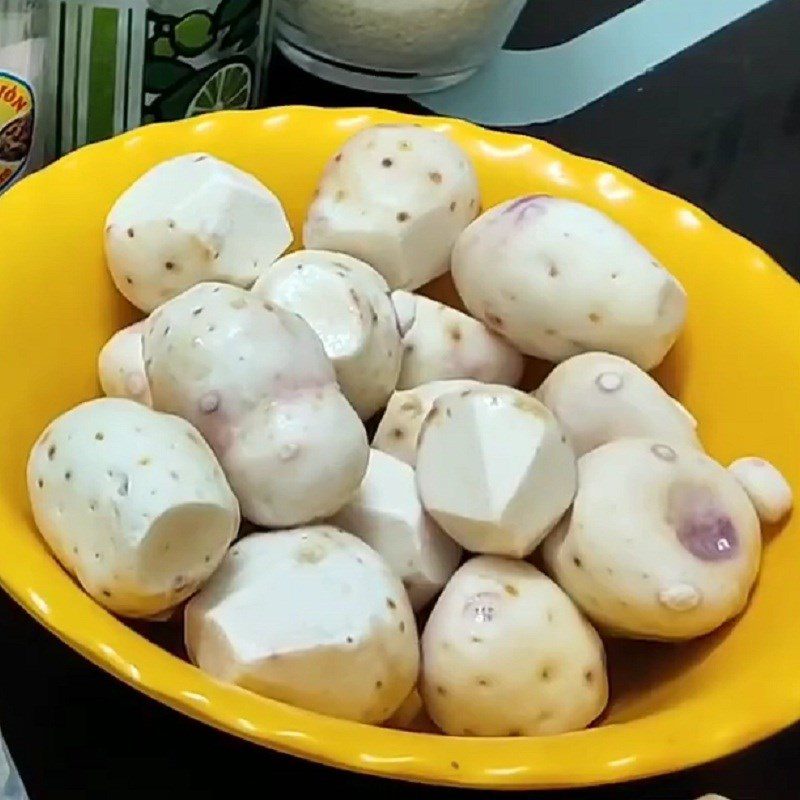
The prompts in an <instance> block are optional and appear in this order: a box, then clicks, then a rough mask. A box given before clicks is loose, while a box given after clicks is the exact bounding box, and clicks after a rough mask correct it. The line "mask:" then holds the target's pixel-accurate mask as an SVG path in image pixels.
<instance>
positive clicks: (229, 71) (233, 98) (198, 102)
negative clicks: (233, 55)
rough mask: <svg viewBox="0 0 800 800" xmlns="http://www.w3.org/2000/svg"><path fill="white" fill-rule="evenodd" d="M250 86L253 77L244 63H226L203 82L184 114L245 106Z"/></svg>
mask: <svg viewBox="0 0 800 800" xmlns="http://www.w3.org/2000/svg"><path fill="white" fill-rule="evenodd" d="M252 86H253V77H252V75H251V73H250V70H249V69H248V67H247V65H246V64H242V63H240V62H233V63H230V64H226V65H225V66H223V67H220V68H219V69H218V70H217V71H216V72H215V73H213V74H212V75H211V77H210V78H209V79H208V80H207V81H206V82H205V83H204V84H203V86H202V87H201V88H200V91H199V92H198V93H197V94H196V95H195V96H194V99H193V100H192V101H191V103H189V108H188V109H187V111H186V116H187V117H196V116H198V115H199V114H207V113H209V112H210V111H223V110H230V109H242V108H247V107H248V105H249V103H250V92H251V90H252Z"/></svg>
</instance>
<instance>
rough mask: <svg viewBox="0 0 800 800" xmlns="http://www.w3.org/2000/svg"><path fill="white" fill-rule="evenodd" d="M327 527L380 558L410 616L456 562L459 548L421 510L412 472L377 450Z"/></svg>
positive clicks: (458, 559)
mask: <svg viewBox="0 0 800 800" xmlns="http://www.w3.org/2000/svg"><path fill="white" fill-rule="evenodd" d="M331 523H332V524H333V525H336V526H338V527H340V528H342V529H343V530H346V531H348V532H349V533H352V534H354V535H356V536H358V538H359V539H361V540H362V541H364V542H366V543H367V544H368V545H369V546H370V547H372V548H373V549H374V550H376V551H377V552H378V553H379V554H380V555H381V556H383V558H384V559H385V560H386V563H387V564H388V565H389V566H390V567H391V568H392V570H393V571H394V573H395V575H397V576H398V577H399V578H400V579H401V580H402V581H403V585H404V586H405V588H406V591H407V592H408V597H409V599H410V600H411V606H412V608H413V609H414V610H415V611H418V610H419V609H421V608H423V607H424V606H426V605H427V604H428V603H429V602H430V600H431V598H433V596H434V595H435V594H437V593H438V592H439V591H440V590H441V589H442V587H443V586H444V585H445V583H447V580H448V579H449V578H450V576H451V575H452V574H453V572H455V569H456V567H458V564H459V562H460V561H461V548H460V547H459V546H458V545H457V544H456V543H455V542H454V541H453V540H452V539H451V538H450V537H449V536H447V534H445V533H444V532H443V531H442V530H441V528H439V526H438V525H437V524H436V523H435V522H434V521H433V520H432V519H431V518H430V517H429V516H428V515H427V514H426V513H425V510H424V509H423V508H422V503H421V502H420V499H419V495H418V494H417V484H416V480H415V478H414V470H413V469H412V468H411V467H409V466H408V464H405V463H403V462H402V461H400V460H399V459H396V458H394V456H390V455H387V454H386V453H382V452H380V451H379V450H372V451H371V452H370V457H369V466H368V467H367V474H366V476H365V477H364V481H363V483H362V484H361V486H360V487H359V489H358V491H357V492H356V493H355V495H354V496H353V499H352V500H351V501H350V502H349V503H348V504H347V505H346V506H345V507H344V508H342V509H341V511H339V513H338V514H336V515H335V516H334V517H332V518H331Z"/></svg>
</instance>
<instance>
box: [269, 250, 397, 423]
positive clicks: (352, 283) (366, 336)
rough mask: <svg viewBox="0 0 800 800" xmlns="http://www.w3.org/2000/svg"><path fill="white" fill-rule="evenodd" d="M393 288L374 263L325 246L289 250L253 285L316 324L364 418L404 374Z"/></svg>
mask: <svg viewBox="0 0 800 800" xmlns="http://www.w3.org/2000/svg"><path fill="white" fill-rule="evenodd" d="M388 291H389V287H388V285H387V283H386V281H385V280H384V279H383V278H382V277H381V275H380V274H378V273H377V272H376V271H375V270H374V269H372V267H371V266H370V265H369V264H366V263H364V262H363V261H359V260H358V259H357V258H352V257H351V256H347V255H343V254H342V253H331V252H327V251H323V250H300V251H299V252H296V253H292V254H291V255H288V256H284V257H283V258H281V259H279V260H278V261H276V262H275V263H274V264H273V265H272V266H271V267H270V268H269V269H268V270H266V271H265V272H264V274H263V275H262V276H261V277H260V278H259V279H258V280H257V281H256V283H255V285H254V286H253V292H254V293H255V294H256V295H257V296H258V297H260V298H261V299H262V300H266V301H268V302H270V303H275V304H277V305H279V306H282V307H283V308H285V309H287V310H288V311H292V312H294V313H295V314H299V315H300V316H301V317H302V318H303V319H304V320H305V321H306V322H307V323H308V324H309V325H310V326H311V327H312V328H313V329H314V331H315V332H316V334H317V335H318V336H319V338H320V339H321V340H322V344H323V346H324V347H325V352H326V354H327V355H328V357H329V358H330V359H331V361H332V362H333V366H334V369H335V370H336V377H337V379H338V381H339V385H340V386H341V389H342V393H343V394H344V396H345V397H346V398H347V399H348V400H349V401H350V403H351V405H352V406H353V408H355V410H356V411H357V412H358V415H359V416H360V417H361V418H362V419H369V418H370V417H371V416H372V415H373V414H375V413H376V412H377V411H378V410H379V409H381V408H382V407H383V406H384V405H386V401H387V400H388V398H389V395H390V394H391V393H392V392H393V391H394V389H395V387H396V386H397V378H398V376H399V374H400V361H401V355H402V353H401V349H400V334H399V333H398V330H397V320H396V318H395V313H394V308H393V306H392V303H391V301H390V299H389V296H388Z"/></svg>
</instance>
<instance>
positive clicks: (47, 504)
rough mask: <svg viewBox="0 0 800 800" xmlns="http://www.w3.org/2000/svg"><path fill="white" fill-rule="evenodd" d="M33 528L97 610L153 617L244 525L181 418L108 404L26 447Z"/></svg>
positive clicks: (82, 411) (77, 412) (180, 595)
mask: <svg viewBox="0 0 800 800" xmlns="http://www.w3.org/2000/svg"><path fill="white" fill-rule="evenodd" d="M28 492H29V494H30V499H31V506H32V508H33V516H34V519H35V520H36V525H37V527H38V528H39V531H40V532H41V534H42V536H43V537H44V540H45V541H46V542H47V544H48V546H49V547H50V549H51V550H52V551H53V553H54V554H55V556H56V558H57V559H58V560H59V561H60V562H61V564H62V565H63V566H64V568H65V569H66V570H67V571H68V572H69V573H70V574H72V575H74V576H75V577H76V578H77V580H78V582H79V583H80V584H81V586H82V587H83V588H84V589H85V590H86V591H87V592H88V593H89V594H90V595H91V596H92V597H93V598H94V599H95V600H97V602H98V603H100V604H101V605H103V606H105V607H106V608H108V609H110V610H111V611H114V612H115V613H117V614H121V615H124V616H128V617H151V616H154V615H157V614H160V613H162V612H164V611H167V610H168V609H171V608H173V607H174V606H176V605H178V604H179V603H181V602H182V601H183V600H185V599H186V598H187V597H189V596H190V595H191V594H192V593H193V592H194V591H195V590H196V589H197V588H198V586H200V585H201V584H202V583H203V582H204V581H205V580H206V579H207V578H208V577H209V576H210V575H211V573H212V572H213V571H214V570H215V569H216V567H217V565H218V564H219V563H220V561H221V560H222V557H223V555H224V554H225V551H226V550H227V548H228V545H229V544H230V543H231V542H232V541H233V538H234V537H235V536H236V531H237V529H238V527H239V507H238V505H237V503H236V498H235V497H234V495H233V492H232V491H231V489H230V487H229V486H228V483H227V481H226V480H225V476H224V475H223V474H222V470H221V469H220V466H219V463H218V462H217V459H216V458H215V457H214V454H213V453H212V452H211V449H210V448H209V447H208V445H207V444H206V443H205V442H204V441H203V439H202V437H201V436H200V434H199V433H198V432H197V431H196V430H195V429H194V428H193V427H192V426H191V425H190V424H189V423H188V422H186V421H185V420H182V419H179V418H178V417H173V416H170V415H168V414H159V413H157V412H155V411H152V410H151V409H149V408H147V407H146V406H143V405H141V404H139V403H135V402H133V401H131V400H124V399H120V398H102V399H99V400H91V401H89V402H87V403H83V404H81V405H79V406H77V407H76V408H73V409H72V410H71V411H67V412H66V413H65V414H62V415H61V416H60V417H58V419H56V420H55V421H54V422H52V423H51V424H50V426H49V427H48V428H47V430H45V432H44V433H43V434H42V436H41V437H40V439H39V441H38V442H36V444H35V445H34V447H33V450H32V451H31V455H30V459H29V461H28Z"/></svg>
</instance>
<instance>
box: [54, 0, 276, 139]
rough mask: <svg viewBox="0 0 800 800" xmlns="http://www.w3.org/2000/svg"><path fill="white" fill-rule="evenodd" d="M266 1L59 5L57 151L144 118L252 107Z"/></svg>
mask: <svg viewBox="0 0 800 800" xmlns="http://www.w3.org/2000/svg"><path fill="white" fill-rule="evenodd" d="M270 6H271V2H270V0H170V2H165V1H164V0H77V2H75V0H72V1H71V2H65V0H61V2H59V3H57V4H56V10H55V12H54V14H55V17H56V18H55V19H54V23H55V26H56V29H57V30H58V31H59V32H60V37H59V38H58V41H60V43H61V44H60V53H59V57H58V58H57V59H54V61H55V66H54V69H56V70H57V71H58V74H57V76H56V81H55V83H56V85H57V86H58V96H57V98H56V102H57V106H58V120H57V122H56V145H55V150H56V152H57V153H64V152H67V151H68V150H71V149H73V148H75V147H78V146H80V145H82V144H86V143H88V142H94V141H98V140H100V139H104V138H106V137H108V136H111V135H113V134H115V133H118V132H120V131H122V130H126V129H129V128H133V127H136V126H137V125H140V124H147V123H150V122H161V121H164V120H174V119H181V118H184V117H192V116H196V115H199V114H204V113H207V112H209V111H220V110H226V109H245V108H252V107H253V106H254V105H255V103H256V100H257V98H258V93H259V83H260V77H261V63H262V59H263V57H264V52H265V41H264V40H265V36H266V33H267V28H268V22H269V19H270V16H269V12H270Z"/></svg>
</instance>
